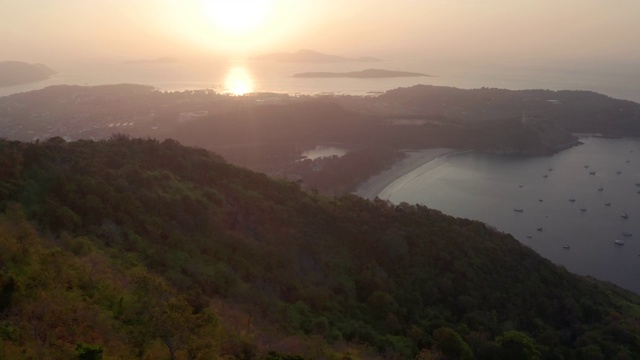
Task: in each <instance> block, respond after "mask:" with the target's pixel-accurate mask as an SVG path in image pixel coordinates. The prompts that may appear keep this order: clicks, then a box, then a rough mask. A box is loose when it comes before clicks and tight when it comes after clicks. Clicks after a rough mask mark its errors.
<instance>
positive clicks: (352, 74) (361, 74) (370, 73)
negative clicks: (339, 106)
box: [293, 69, 433, 79]
mask: <svg viewBox="0 0 640 360" xmlns="http://www.w3.org/2000/svg"><path fill="white" fill-rule="evenodd" d="M422 76H433V75H427V74H423V73H417V72H408V71H394V70H383V69H366V70H362V71H349V72H304V73H298V74H294V75H293V77H296V78H358V79H373V78H392V77H422Z"/></svg>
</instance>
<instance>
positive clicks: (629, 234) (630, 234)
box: [622, 231, 633, 237]
mask: <svg viewBox="0 0 640 360" xmlns="http://www.w3.org/2000/svg"><path fill="white" fill-rule="evenodd" d="M622 236H626V237H629V236H633V233H630V232H628V231H623V232H622Z"/></svg>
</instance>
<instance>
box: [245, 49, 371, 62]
mask: <svg viewBox="0 0 640 360" xmlns="http://www.w3.org/2000/svg"><path fill="white" fill-rule="evenodd" d="M251 60H258V61H275V62H299V63H322V62H377V61H381V60H380V59H378V58H374V57H370V56H363V57H358V58H348V57H344V56H339V55H329V54H323V53H320V52H317V51H313V50H306V49H302V50H298V51H296V52H294V53H286V52H277V53H271V54H265V55H258V56H254V57H252V58H251Z"/></svg>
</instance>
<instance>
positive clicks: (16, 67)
mask: <svg viewBox="0 0 640 360" xmlns="http://www.w3.org/2000/svg"><path fill="white" fill-rule="evenodd" d="M55 73H56V71H55V70H52V69H51V68H49V67H47V66H46V65H43V64H29V63H26V62H22V61H2V62H0V86H12V85H20V84H26V83H30V82H34V81H42V80H46V79H48V78H49V76H51V75H53V74H55Z"/></svg>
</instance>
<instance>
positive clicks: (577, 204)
mask: <svg viewBox="0 0 640 360" xmlns="http://www.w3.org/2000/svg"><path fill="white" fill-rule="evenodd" d="M581 141H582V142H583V143H584V144H583V145H580V146H577V147H573V148H571V149H568V150H565V151H562V152H560V153H558V154H555V155H553V156H549V157H522V156H499V155H488V154H480V153H476V152H466V153H454V154H450V155H448V156H444V157H441V158H438V159H436V160H434V161H432V162H429V163H427V164H424V165H423V166H421V167H419V168H417V169H415V170H414V171H412V172H410V173H408V174H406V175H405V176H403V177H401V178H399V179H397V180H396V181H395V182H393V183H392V184H390V185H389V186H388V187H387V188H386V189H385V190H384V191H383V192H382V193H381V194H380V197H381V198H383V199H388V200H390V201H391V202H393V203H396V204H398V203H401V202H407V203H412V204H415V203H419V204H424V205H426V206H428V207H430V208H434V209H438V210H441V211H442V212H444V213H446V214H450V215H453V216H456V217H463V218H469V219H474V220H480V221H483V222H485V223H487V224H490V225H492V226H494V227H496V228H497V229H498V230H500V231H504V232H507V233H510V234H512V235H513V236H514V237H515V238H516V239H518V240H519V241H520V242H522V243H523V244H525V245H527V246H529V247H531V248H532V249H534V250H535V251H536V252H538V253H539V254H540V255H542V256H544V257H546V258H548V259H550V260H551V261H553V262H554V263H556V264H560V265H562V266H565V267H566V268H567V269H568V270H570V271H572V272H575V273H578V274H582V275H590V276H593V277H595V278H598V279H602V280H606V281H610V282H613V283H615V284H617V285H619V286H621V287H624V288H627V289H629V290H632V291H634V292H636V293H639V294H640V186H637V185H636V183H640V140H637V139H606V138H599V137H585V138H582V139H581ZM587 166H588V167H587ZM545 175H546V177H545ZM600 189H601V190H600ZM572 198H573V199H575V201H570V199H572ZM607 203H610V206H607V205H606V204H607ZM516 210H517V211H516ZM623 213H626V214H628V218H627V219H625V218H623V217H622V216H621V215H622V214H623ZM538 229H539V230H541V231H539V230H538ZM625 232H626V233H632V236H625V235H623V233H625ZM617 239H621V240H624V241H625V243H624V245H618V244H615V243H614V241H615V240H617Z"/></svg>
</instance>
